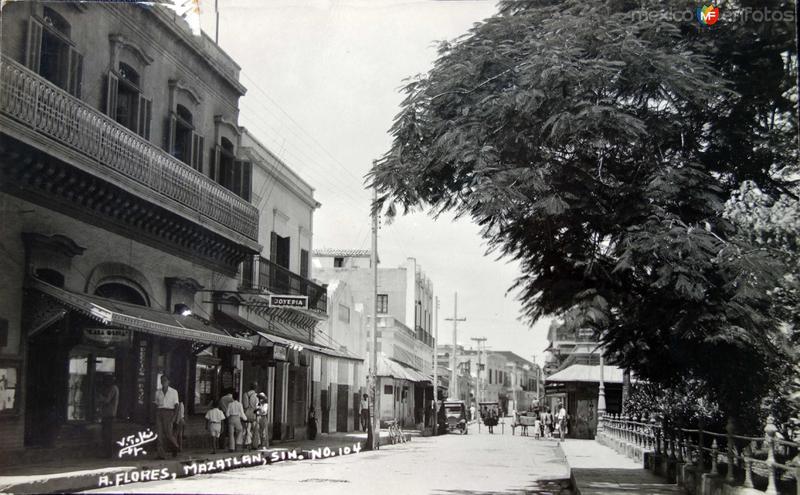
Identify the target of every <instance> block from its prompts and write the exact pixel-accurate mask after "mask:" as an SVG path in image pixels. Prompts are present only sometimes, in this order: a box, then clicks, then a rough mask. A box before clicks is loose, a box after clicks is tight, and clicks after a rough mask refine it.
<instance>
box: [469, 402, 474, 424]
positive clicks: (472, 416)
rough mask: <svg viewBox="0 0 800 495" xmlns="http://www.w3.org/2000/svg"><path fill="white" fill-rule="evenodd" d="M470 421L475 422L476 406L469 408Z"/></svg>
mask: <svg viewBox="0 0 800 495" xmlns="http://www.w3.org/2000/svg"><path fill="white" fill-rule="evenodd" d="M469 420H470V421H475V404H472V405H471V406H469Z"/></svg>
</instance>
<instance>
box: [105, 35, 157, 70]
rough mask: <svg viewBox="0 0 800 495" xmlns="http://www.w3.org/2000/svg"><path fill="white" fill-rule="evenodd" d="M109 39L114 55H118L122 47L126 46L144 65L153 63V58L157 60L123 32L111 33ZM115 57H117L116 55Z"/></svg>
mask: <svg viewBox="0 0 800 495" xmlns="http://www.w3.org/2000/svg"><path fill="white" fill-rule="evenodd" d="M108 41H110V42H111V53H112V54H113V55H116V54H117V52H118V50H119V49H120V48H124V49H126V50H128V51H130V52H131V53H133V54H134V55H136V57H137V58H138V59H139V61H140V62H142V63H143V64H144V65H150V64H152V63H153V60H155V59H154V58H153V57H151V56H150V55H148V54H147V52H145V51H144V50H143V49H142V47H140V46H139V45H138V44H136V43H134V42H133V41H130V40H128V39H126V38H125V37H124V36H122V35H121V34H109V35H108ZM113 58H115V59H116V57H113Z"/></svg>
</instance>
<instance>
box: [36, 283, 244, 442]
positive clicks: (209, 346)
mask: <svg viewBox="0 0 800 495" xmlns="http://www.w3.org/2000/svg"><path fill="white" fill-rule="evenodd" d="M111 295H113V294H111ZM25 314H26V318H27V322H26V326H27V328H28V341H27V354H28V359H27V366H28V373H27V376H28V380H27V389H26V390H27V394H26V398H27V400H26V428H25V440H26V444H27V445H39V446H55V447H69V446H79V445H86V444H91V443H96V442H98V441H99V429H100V428H99V421H100V419H101V417H100V399H99V398H100V395H101V394H102V393H103V392H104V390H105V387H106V385H105V384H106V380H107V378H113V380H114V381H115V382H116V384H117V386H118V388H119V405H118V409H117V417H116V419H117V422H116V424H115V436H124V435H126V434H128V433H133V432H135V431H138V430H140V429H141V427H142V425H148V426H149V425H151V423H152V421H153V419H154V413H155V410H154V404H153V401H154V397H155V391H156V389H157V387H158V383H159V378H160V376H161V375H162V374H165V373H166V374H167V376H169V377H170V382H171V386H172V387H173V388H175V389H176V390H177V391H178V396H179V397H180V399H181V400H182V401H183V402H184V403H185V404H186V408H187V409H186V412H187V417H188V418H189V419H191V416H192V415H195V414H201V413H202V412H204V410H205V407H207V404H208V403H209V402H210V401H211V398H212V397H213V396H214V395H215V394H216V392H217V390H218V389H219V387H220V385H221V384H220V381H221V380H222V378H223V377H224V376H225V373H226V371H228V372H229V371H230V370H229V369H228V370H226V366H225V364H226V361H227V362H230V360H231V359H230V357H231V356H232V355H233V354H234V352H240V350H244V349H249V348H251V347H252V344H251V343H250V342H249V341H247V340H245V339H239V338H235V337H232V336H230V335H229V334H228V333H226V332H225V331H224V330H223V329H222V328H220V327H218V326H216V325H214V324H211V323H209V322H205V321H202V320H200V319H199V318H196V317H194V316H191V315H180V314H171V313H167V312H164V311H159V310H156V309H152V308H149V307H147V306H144V305H137V304H133V303H131V302H121V301H118V300H113V299H109V298H105V297H100V296H96V295H88V294H81V293H75V292H70V291H67V290H64V289H61V288H58V287H55V286H53V285H50V284H47V283H45V282H42V281H40V280H37V279H31V280H30V281H29V282H28V284H27V286H26V289H25ZM190 398H191V400H190ZM192 423H195V422H194V421H193V422H192ZM117 430H118V431H117ZM191 431H192V430H191V429H189V431H188V433H189V434H190V433H191Z"/></svg>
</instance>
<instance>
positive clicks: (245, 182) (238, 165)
mask: <svg viewBox="0 0 800 495" xmlns="http://www.w3.org/2000/svg"><path fill="white" fill-rule="evenodd" d="M252 170H253V168H252V164H251V163H250V162H248V161H245V160H236V161H234V163H233V177H232V179H233V181H232V182H231V184H232V187H233V192H235V193H236V194H238V195H239V196H240V197H241V198H244V199H245V200H247V201H250V180H251V176H252Z"/></svg>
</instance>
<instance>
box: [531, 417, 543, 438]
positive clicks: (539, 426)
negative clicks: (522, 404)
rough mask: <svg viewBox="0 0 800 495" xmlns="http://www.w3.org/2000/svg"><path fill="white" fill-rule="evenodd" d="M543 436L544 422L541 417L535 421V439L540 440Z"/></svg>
mask: <svg viewBox="0 0 800 495" xmlns="http://www.w3.org/2000/svg"><path fill="white" fill-rule="evenodd" d="M541 437H542V422H541V421H540V420H539V418H536V419H535V420H534V421H533V439H534V440H539V439H540V438H541Z"/></svg>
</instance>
